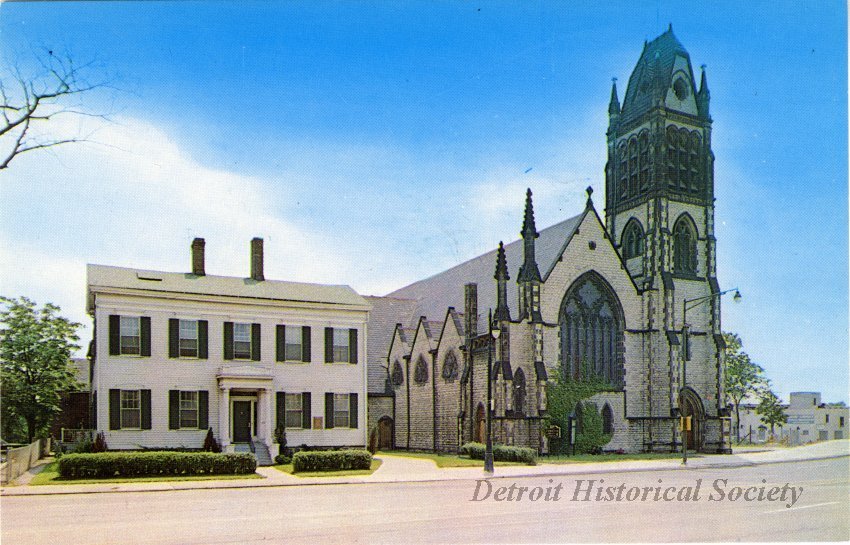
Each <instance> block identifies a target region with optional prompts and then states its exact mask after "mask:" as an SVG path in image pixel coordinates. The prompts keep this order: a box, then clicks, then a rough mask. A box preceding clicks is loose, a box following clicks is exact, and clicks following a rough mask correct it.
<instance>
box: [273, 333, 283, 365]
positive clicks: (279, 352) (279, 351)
mask: <svg viewBox="0 0 850 545" xmlns="http://www.w3.org/2000/svg"><path fill="white" fill-rule="evenodd" d="M275 330H276V331H275V341H277V342H275V345H276V346H275V356H274V359H275V361H285V360H286V326H285V325H279V326H277V327H276V328H275Z"/></svg>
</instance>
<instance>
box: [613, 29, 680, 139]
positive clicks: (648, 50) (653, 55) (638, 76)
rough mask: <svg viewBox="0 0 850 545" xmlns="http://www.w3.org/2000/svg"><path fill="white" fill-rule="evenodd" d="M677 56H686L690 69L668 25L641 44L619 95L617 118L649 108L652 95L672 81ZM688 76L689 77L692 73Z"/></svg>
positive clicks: (661, 92)
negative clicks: (620, 110)
mask: <svg viewBox="0 0 850 545" xmlns="http://www.w3.org/2000/svg"><path fill="white" fill-rule="evenodd" d="M677 56H682V57H684V58H685V59H687V61H688V69H689V70H690V69H691V68H690V67H691V59H690V55H688V52H687V50H685V47H684V46H683V45H682V44H681V42H679V40H678V39H677V38H676V36H675V34H673V27H672V26H671V27H670V28H669V29H668V30H667V32H665V33H664V34H662V35H661V36H659V37H657V38H655V39H654V40H652V41H651V42H648V43H646V44H644V47H643V52H642V53H641V55H640V59H639V60H638V62H637V66H635V69H634V71H633V72H632V75H631V77H630V78H629V86H628V87H627V88H626V96H625V97H624V98H623V109H622V113H621V122H625V121H628V120H630V119H632V118H634V117H637V116H639V115H641V114H643V113H645V112H646V111H648V110H649V109H650V108H652V106H653V102H654V101H655V100H656V99H659V98H663V97H664V94H665V93H666V92H667V89H669V88H670V86H671V85H672V83H673V66H674V65H675V62H676V57H677ZM691 72H692V71H691ZM690 76H691V81H693V73H691V74H690Z"/></svg>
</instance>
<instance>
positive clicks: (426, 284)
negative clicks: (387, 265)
mask: <svg viewBox="0 0 850 545" xmlns="http://www.w3.org/2000/svg"><path fill="white" fill-rule="evenodd" d="M583 217H584V213H582V214H579V215H578V216H575V217H572V218H569V219H567V220H564V221H562V222H560V223H556V224H555V225H552V226H550V227H547V228H546V229H543V230H542V231H540V236H539V237H538V238H537V240H536V241H535V251H536V257H537V264H538V266H539V268H540V270H541V272H542V273H543V280H544V281H545V280H546V278H547V277H548V276H549V273H550V272H551V271H552V269H553V268H554V267H555V264H556V263H557V261H558V259H559V258H560V256H561V254H562V253H563V251H564V249H565V248H566V245H567V243H568V242H569V240H570V238H571V237H572V235H573V233H574V232H575V230H576V228H577V227H578V226H579V224H580V223H581V220H582V218H583ZM496 252H497V250H496V249H494V250H492V251H490V252H487V253H486V254H483V255H480V256H478V257H476V258H473V259H470V260H469V261H466V262H464V263H461V264H460V265H456V266H454V267H452V268H451V269H448V270H446V271H444V272H441V273H439V274H436V275H434V276H432V277H430V278H426V279H424V280H420V281H419V282H415V283H413V284H410V285H409V286H406V287H403V288H401V289H398V290H396V291H394V292H392V293H390V294H389V295H388V297H396V298H402V299H407V300H413V301H415V302H416V305H415V307H414V308H413V310H412V312H411V313H410V314H409V315H408V317H407V324H408V325H415V324H416V321H417V320H418V319H419V317H420V316H428V317H434V318H444V317H445V315H446V311H447V309H448V307H455V308H456V309H462V308H464V288H463V287H464V285H465V284H468V283H470V282H474V283H477V284H478V312H479V315H478V331H479V332H482V331H487V309H489V308H493V309H495V308H496V281H495V280H493V270H494V267H495V266H496ZM505 256H506V258H507V266H508V271H509V272H510V275H511V277H512V278H517V277H518V276H519V274H518V271H519V268H520V266H521V265H522V263H523V241H522V240H521V239H520V240H515V241H513V242H511V243H510V244H506V245H505ZM507 288H508V307H512V310H513V312H512V313H511V314H512V316H517V315H518V312H516V311H517V308H516V305H517V304H518V288H517V283H516V282H508V283H507ZM397 321H400V322H404V319H403V318H402V317H401V316H399V319H398V320H397ZM371 327H372V326H371V325H370V329H371Z"/></svg>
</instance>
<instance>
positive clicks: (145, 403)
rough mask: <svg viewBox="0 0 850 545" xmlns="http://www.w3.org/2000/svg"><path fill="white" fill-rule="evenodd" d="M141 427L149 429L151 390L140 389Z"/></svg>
mask: <svg viewBox="0 0 850 545" xmlns="http://www.w3.org/2000/svg"><path fill="white" fill-rule="evenodd" d="M142 429H143V430H149V429H151V391H150V390H142Z"/></svg>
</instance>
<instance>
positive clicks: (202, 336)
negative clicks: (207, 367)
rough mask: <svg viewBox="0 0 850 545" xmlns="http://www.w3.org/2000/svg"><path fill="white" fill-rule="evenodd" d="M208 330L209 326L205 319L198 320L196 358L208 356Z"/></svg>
mask: <svg viewBox="0 0 850 545" xmlns="http://www.w3.org/2000/svg"><path fill="white" fill-rule="evenodd" d="M209 330H210V326H209V323H208V322H207V321H206V320H198V359H202V360H205V359H207V358H209V357H210V356H209V348H208V346H209V338H210V336H209Z"/></svg>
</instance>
